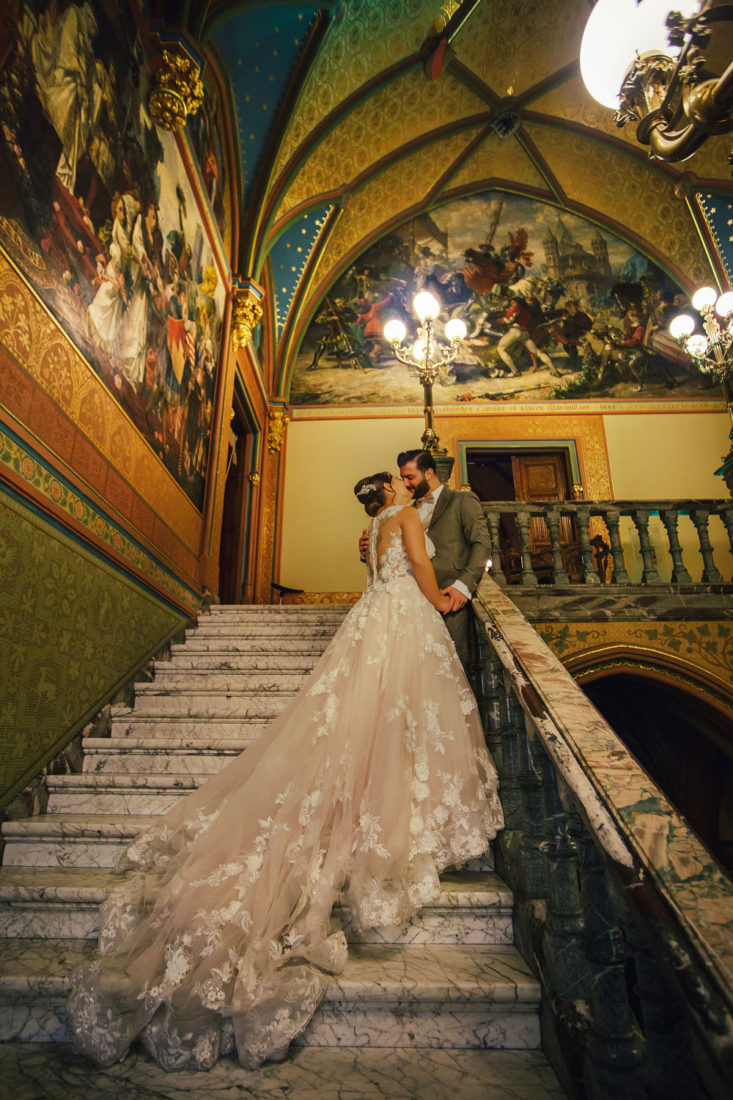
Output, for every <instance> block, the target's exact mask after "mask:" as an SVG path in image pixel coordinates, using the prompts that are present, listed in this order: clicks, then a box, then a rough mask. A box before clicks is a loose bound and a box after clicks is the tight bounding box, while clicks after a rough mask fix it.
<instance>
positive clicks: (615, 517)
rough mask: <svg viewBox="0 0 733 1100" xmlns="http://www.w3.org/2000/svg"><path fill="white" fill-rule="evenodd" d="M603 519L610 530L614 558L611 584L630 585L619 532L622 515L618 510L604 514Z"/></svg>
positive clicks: (613, 509) (614, 509) (609, 535)
mask: <svg viewBox="0 0 733 1100" xmlns="http://www.w3.org/2000/svg"><path fill="white" fill-rule="evenodd" d="M603 519H604V522H605V524H606V527H607V528H608V539H609V542H610V543H611V556H612V558H613V576H612V578H611V584H629V583H630V581H629V574H628V573H627V572H626V565H625V564H624V552H623V548H622V546H621V537H620V535H619V532H618V527H619V521H620V519H621V513H620V512H619V511H618V510H617V509H616V508H611V509H609V510H608V511H607V512H604V514H603Z"/></svg>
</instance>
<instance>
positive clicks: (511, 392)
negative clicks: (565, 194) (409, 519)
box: [290, 191, 711, 405]
mask: <svg viewBox="0 0 733 1100" xmlns="http://www.w3.org/2000/svg"><path fill="white" fill-rule="evenodd" d="M422 289H426V290H430V291H431V292H432V293H433V294H435V295H436V296H437V297H438V299H439V300H440V303H441V314H440V320H439V322H438V325H439V327H440V325H441V323H443V324H444V323H445V322H446V321H447V320H449V319H450V318H451V317H462V318H463V319H464V320H465V322H466V324H467V326H468V335H467V337H466V340H465V341H464V343H463V346H462V349H461V353H460V355H459V357H458V360H457V361H456V363H455V364H454V365H453V366H452V367H451V368H450V370H448V371H446V372H444V374H443V376H442V378H441V380H440V381H439V382H438V383H437V384H436V385H435V386H434V399H435V401H436V403H446V402H453V401H462V402H463V401H474V400H475V401H496V400H502V399H504V400H507V399H512V400H517V399H526V400H545V399H555V398H576V397H581V396H582V397H590V398H593V397H603V398H604V399H608V398H634V397H637V396H641V397H651V396H655V397H659V396H665V397H668V396H670V395H673V396H691V395H693V394H694V395H699V392H700V390H701V388H703V387H708V386H710V385H711V382H710V380H709V379H707V378H703V377H702V376H701V375H700V374H699V373H698V372H697V371H696V370H695V369H694V367H693V366H692V365H691V363H690V362H689V361H688V359H687V357H686V356H685V354H684V353H683V352H682V350H681V349H680V348H679V346H678V345H677V344H676V342H675V341H674V340H672V338H671V337H670V336H669V335H668V333H667V332H666V331H665V330H666V326H667V325H668V324H669V320H670V319H671V317H673V316H674V315H675V314H676V313H678V312H680V311H681V310H682V309H683V308H685V307H686V306H687V305H688V300H687V296H686V294H685V293H684V292H683V291H682V290H680V288H679V287H678V286H676V285H675V284H674V283H673V282H671V280H670V279H669V278H668V277H667V276H666V275H664V274H663V272H662V271H660V269H659V268H658V267H657V266H655V265H654V264H653V263H651V261H649V260H648V259H647V258H646V257H644V256H642V255H640V254H639V253H637V252H634V250H633V249H632V248H630V247H629V246H628V245H627V244H625V243H623V242H622V241H621V240H619V239H618V238H617V237H615V236H613V235H612V234H610V233H607V232H605V231H603V230H600V229H599V228H598V227H597V226H595V225H593V224H592V223H590V222H587V221H585V220H584V219H582V218H579V217H576V216H574V215H571V214H567V213H564V212H561V211H559V210H558V209H557V208H556V207H554V206H550V205H548V204H546V203H541V202H535V201H532V200H529V199H524V198H519V197H516V196H512V195H504V194H501V193H498V192H491V191H487V192H485V193H483V194H480V195H474V196H472V197H470V198H465V199H459V200H456V201H453V202H450V203H446V204H445V205H444V206H441V207H438V208H437V209H435V210H433V211H431V212H430V214H425V215H422V216H420V217H418V218H415V219H414V220H413V221H410V222H408V223H406V224H405V225H403V226H401V227H400V228H399V229H397V230H395V231H394V232H392V233H390V234H389V235H387V236H385V237H383V238H382V239H381V240H379V241H378V242H377V243H376V244H374V245H373V246H372V247H371V248H369V249H368V250H367V251H366V252H365V253H363V255H362V256H361V257H360V258H359V260H358V261H357V262H356V263H355V264H354V265H353V266H352V267H351V268H349V270H348V271H347V272H346V273H345V274H344V275H343V276H342V277H341V278H340V279H339V280H338V282H337V283H336V284H335V285H334V286H333V287H332V288H331V290H330V292H329V293H328V294H327V295H326V297H325V299H324V301H323V304H322V307H321V309H320V311H319V313H318V314H317V315H316V317H315V319H314V321H313V323H312V324H311V325H310V327H309V329H308V331H307V333H306V335H305V338H304V340H303V343H302V345H301V348H300V351H299V353H298V356H297V359H296V362H295V364H294V369H293V376H292V383H291V392H290V401H291V402H292V403H293V404H294V405H307V404H338V405H342V404H349V405H350V404H402V403H410V404H412V403H414V402H416V401H419V400H420V399H421V396H422V390H421V388H420V386H419V383H418V380H417V379H416V378H415V377H414V376H413V375H411V374H410V373H409V372H408V369H407V367H405V366H402V365H401V364H400V363H398V362H397V360H396V359H395V357H394V355H393V353H392V350H391V348H390V346H389V345H388V344H387V343H386V341H385V340H384V339H383V336H382V330H383V327H384V324H385V323H386V321H388V320H389V319H390V318H392V317H398V318H400V319H401V320H402V321H403V322H404V323H405V325H406V326H407V329H408V333H409V334H410V335H408V340H410V338H412V339H414V336H415V334H416V321H415V318H414V315H413V312H412V308H411V303H412V298H413V296H414V295H415V293H416V292H417V291H418V290H422Z"/></svg>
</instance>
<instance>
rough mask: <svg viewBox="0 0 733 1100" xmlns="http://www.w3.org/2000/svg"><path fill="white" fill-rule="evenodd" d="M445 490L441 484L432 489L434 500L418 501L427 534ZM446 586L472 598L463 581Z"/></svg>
mask: <svg viewBox="0 0 733 1100" xmlns="http://www.w3.org/2000/svg"><path fill="white" fill-rule="evenodd" d="M442 492H443V486H442V485H439V486H438V488H437V489H433V490H432V494H433V499H432V502H429V501H426V500H419V501H418V502H417V514H418V515H419V517H420V522H421V523H422V526H423V531H424V532H425V534H426V535H427V533H428V527H429V526H430V520H431V518H432V515H433V512H434V510H435V505H436V504H437V503H438V497H439V496H440V494H441V493H442ZM445 587H446V588H455V589H457V591H458V592H460V593H461V595H463V596H465V597H466V599H467V600H470V599H471V593H470V592H469V591H468V588H467V587H466V585H465V584H464V583H463V581H451V583H450V584H447V585H445Z"/></svg>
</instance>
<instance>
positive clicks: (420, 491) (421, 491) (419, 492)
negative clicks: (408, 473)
mask: <svg viewBox="0 0 733 1100" xmlns="http://www.w3.org/2000/svg"><path fill="white" fill-rule="evenodd" d="M429 491H430V486H429V485H428V483H427V481H421V482H420V484H419V485H416V486H415V489H414V492H413V494H412V501H413V504H417V503H418V502H419V501H420V500H421V499H422V498H423V497H424V496H425V495H426V494H427V493H428V492H429Z"/></svg>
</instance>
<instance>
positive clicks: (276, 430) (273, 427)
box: [267, 405, 290, 455]
mask: <svg viewBox="0 0 733 1100" xmlns="http://www.w3.org/2000/svg"><path fill="white" fill-rule="evenodd" d="M267 415H268V418H269V421H270V427H269V428H268V431H267V449H268V451H269V452H270V454H273V455H274V454H279V452H280V448H281V447H282V445H283V441H284V439H285V427H286V425H288V424H289V423H290V417H289V416H288V415H287V413H286V412H285V409H283V408H282V407H281V406H280V405H273V406H272V407H271V408H270V409H269V411H268V414H267Z"/></svg>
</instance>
